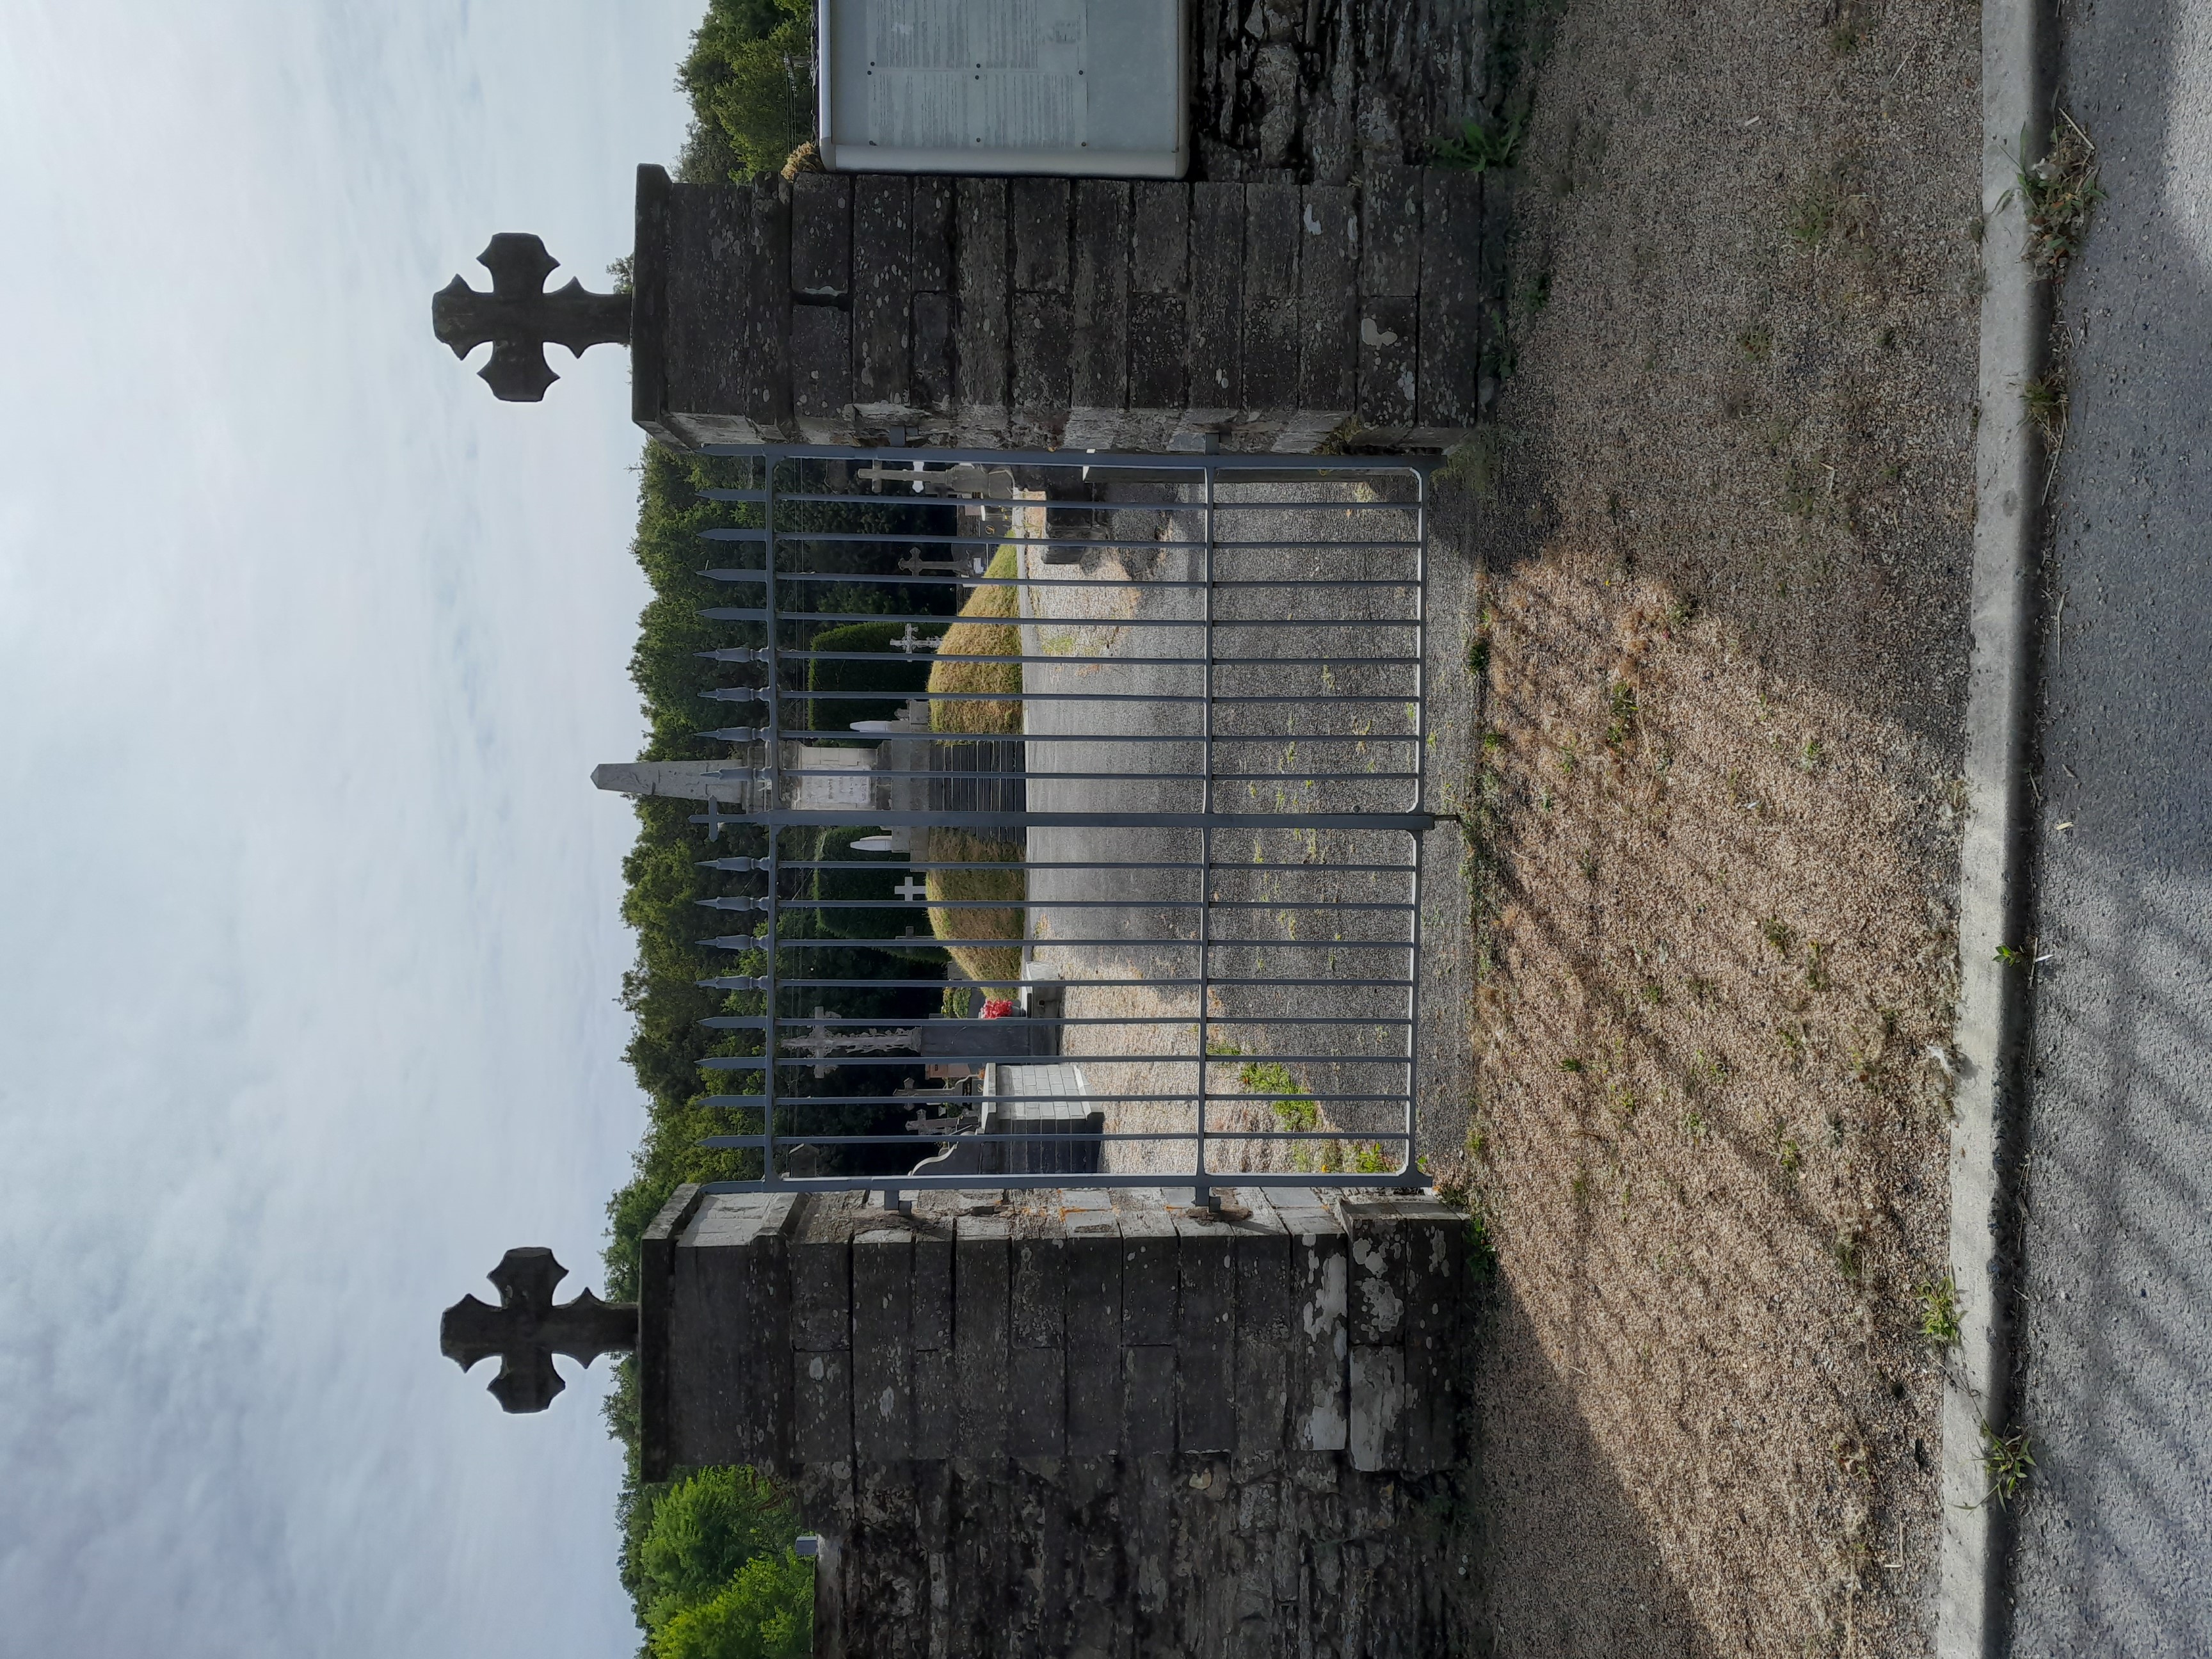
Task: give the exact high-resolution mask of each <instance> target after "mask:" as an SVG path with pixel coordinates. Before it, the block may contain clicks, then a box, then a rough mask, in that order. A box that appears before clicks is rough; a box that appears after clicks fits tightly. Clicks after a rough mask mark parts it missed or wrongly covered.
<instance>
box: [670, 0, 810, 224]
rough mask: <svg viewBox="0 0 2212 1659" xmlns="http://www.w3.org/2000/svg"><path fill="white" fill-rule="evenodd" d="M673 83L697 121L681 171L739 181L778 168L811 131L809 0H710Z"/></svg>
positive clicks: (688, 173)
mask: <svg viewBox="0 0 2212 1659" xmlns="http://www.w3.org/2000/svg"><path fill="white" fill-rule="evenodd" d="M676 79H677V84H678V85H679V86H681V87H682V88H684V94H685V95H686V96H688V97H689V98H690V100H691V114H692V118H693V120H694V121H695V122H696V129H695V131H694V136H693V139H692V142H691V143H690V146H688V147H687V152H686V155H685V158H684V161H685V166H684V172H685V173H686V174H687V175H691V174H693V173H694V172H695V169H696V170H703V169H704V168H708V167H715V166H716V165H717V164H720V165H722V166H723V167H725V168H726V172H725V173H723V176H724V177H726V178H730V179H738V180H739V181H743V180H746V179H757V178H759V177H761V176H762V175H763V174H764V173H775V172H779V171H781V168H782V167H783V164H784V162H785V161H786V160H787V159H788V158H789V156H790V155H791V152H792V151H793V150H794V149H798V148H799V145H801V144H802V143H805V142H806V141H807V140H808V139H810V138H811V137H814V7H813V4H812V0H709V3H708V7H707V15H706V17H705V19H704V21H702V22H701V23H700V25H699V27H698V30H697V32H696V33H694V34H693V35H692V37H691V52H690V56H689V57H687V58H684V62H683V64H682V66H681V67H680V68H679V69H678V70H677V74H676Z"/></svg>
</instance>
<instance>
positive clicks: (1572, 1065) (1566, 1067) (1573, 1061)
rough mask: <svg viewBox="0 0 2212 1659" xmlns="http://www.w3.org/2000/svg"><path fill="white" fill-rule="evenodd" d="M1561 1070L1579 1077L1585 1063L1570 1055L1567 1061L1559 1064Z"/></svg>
mask: <svg viewBox="0 0 2212 1659" xmlns="http://www.w3.org/2000/svg"><path fill="white" fill-rule="evenodd" d="M1559 1069H1560V1070H1561V1071H1563V1072H1572V1073H1576V1074H1577V1076H1579V1075H1580V1074H1581V1073H1582V1069H1583V1063H1582V1061H1581V1060H1580V1059H1578V1058H1577V1056H1575V1055H1573V1054H1569V1055H1568V1056H1567V1057H1566V1058H1565V1060H1561V1061H1560V1062H1559Z"/></svg>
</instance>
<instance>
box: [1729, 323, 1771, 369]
mask: <svg viewBox="0 0 2212 1659" xmlns="http://www.w3.org/2000/svg"><path fill="white" fill-rule="evenodd" d="M1735 343H1736V349H1738V350H1740V351H1741V352H1742V353H1743V355H1744V356H1747V357H1748V358H1750V359H1751V361H1752V362H1754V363H1763V362H1765V361H1766V360H1767V359H1768V358H1769V357H1771V356H1773V355H1774V331H1773V330H1772V329H1771V328H1769V327H1768V326H1767V325H1765V323H1760V324H1759V325H1756V326H1754V327H1752V328H1747V329H1746V330H1744V331H1743V332H1742V333H1741V334H1739V335H1737V336H1736V337H1735Z"/></svg>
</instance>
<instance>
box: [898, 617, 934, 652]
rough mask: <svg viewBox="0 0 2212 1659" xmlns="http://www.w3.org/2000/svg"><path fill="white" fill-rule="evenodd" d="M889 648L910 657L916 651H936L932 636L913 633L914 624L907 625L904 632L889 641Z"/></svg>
mask: <svg viewBox="0 0 2212 1659" xmlns="http://www.w3.org/2000/svg"><path fill="white" fill-rule="evenodd" d="M891 648H892V649H893V650H895V651H897V652H898V653H901V654H902V655H904V656H908V657H911V656H912V655H914V653H915V652H917V651H934V650H936V649H937V639H936V636H935V635H928V634H917V633H915V631H914V624H913V623H908V624H907V625H906V632H905V633H903V634H902V635H899V636H898V638H896V639H895V640H893V641H891Z"/></svg>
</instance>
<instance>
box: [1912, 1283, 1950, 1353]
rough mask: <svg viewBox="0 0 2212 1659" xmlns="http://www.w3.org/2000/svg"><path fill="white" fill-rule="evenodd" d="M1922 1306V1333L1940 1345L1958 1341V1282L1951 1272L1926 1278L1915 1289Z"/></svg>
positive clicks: (1913, 1293) (1914, 1294)
mask: <svg viewBox="0 0 2212 1659" xmlns="http://www.w3.org/2000/svg"><path fill="white" fill-rule="evenodd" d="M1912 1299H1913V1300H1914V1301H1915V1302H1916V1303H1917V1304H1919V1306H1920V1334H1921V1335H1923V1336H1924V1337H1926V1338H1927V1339H1928V1340H1929V1342H1930V1343H1931V1344H1933V1345H1934V1346H1936V1347H1937V1348H1953V1347H1956V1346H1958V1344H1959V1285H1958V1281H1957V1280H1955V1279H1953V1278H1952V1277H1951V1275H1950V1274H1948V1273H1945V1274H1944V1275H1943V1276H1942V1278H1941V1279H1923V1280H1922V1281H1921V1283H1920V1284H1919V1285H1917V1286H1916V1287H1915V1288H1914V1290H1913V1292H1912Z"/></svg>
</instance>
